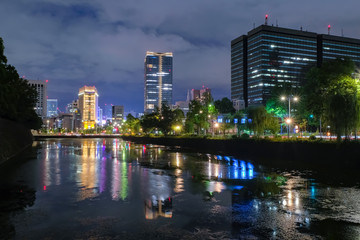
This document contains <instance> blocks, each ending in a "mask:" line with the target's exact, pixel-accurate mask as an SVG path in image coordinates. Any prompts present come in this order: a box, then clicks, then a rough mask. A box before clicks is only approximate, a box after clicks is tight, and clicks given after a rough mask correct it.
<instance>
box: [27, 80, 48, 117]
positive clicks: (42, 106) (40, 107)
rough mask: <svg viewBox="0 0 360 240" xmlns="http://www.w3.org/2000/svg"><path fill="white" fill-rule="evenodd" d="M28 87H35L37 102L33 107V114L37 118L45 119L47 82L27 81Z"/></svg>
mask: <svg viewBox="0 0 360 240" xmlns="http://www.w3.org/2000/svg"><path fill="white" fill-rule="evenodd" d="M28 81H29V85H30V86H33V87H35V89H36V92H37V94H38V96H37V102H36V105H35V112H36V113H37V114H38V115H39V117H42V118H46V115H47V101H46V100H47V82H48V80H28Z"/></svg>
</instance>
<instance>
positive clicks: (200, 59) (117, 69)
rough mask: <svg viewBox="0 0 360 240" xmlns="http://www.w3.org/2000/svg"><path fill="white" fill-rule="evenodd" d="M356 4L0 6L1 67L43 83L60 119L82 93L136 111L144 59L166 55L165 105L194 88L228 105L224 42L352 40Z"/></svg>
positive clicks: (242, 1) (51, 2)
mask: <svg viewBox="0 0 360 240" xmlns="http://www.w3.org/2000/svg"><path fill="white" fill-rule="evenodd" d="M359 8H360V2H359V1H355V0H354V1H337V0H328V1H310V0H305V1H283V0H274V1H264V0H260V1H253V0H196V1H189V0H186V1H168V0H167V1H165V0H154V1H148V0H137V1H133V0H122V1H118V0H107V1H103V0H93V1H87V0H72V1H70V0H68V1H58V0H32V1H27V0H16V1H14V0H3V1H2V2H1V5H0V36H1V37H3V39H4V41H5V47H6V55H7V56H8V59H9V62H10V63H11V64H13V65H15V66H16V67H17V69H18V71H19V73H20V74H21V75H25V76H26V77H27V78H29V79H49V88H48V89H49V91H48V95H49V97H50V98H58V99H59V102H60V104H61V107H62V109H63V108H64V106H65V104H66V103H67V102H70V101H71V100H73V99H75V98H76V96H77V92H78V89H79V88H80V87H82V86H83V85H85V84H87V85H95V86H96V87H97V88H98V90H99V93H100V103H105V102H106V103H110V102H111V103H114V104H124V105H125V107H126V110H131V109H134V110H136V111H142V109H143V61H144V56H145V52H146V51H147V50H152V51H172V52H173V53H174V100H182V99H185V98H186V91H187V89H191V88H200V87H201V86H202V85H205V86H207V87H210V88H212V89H213V94H214V96H215V98H221V97H224V96H228V97H229V96H230V41H231V39H233V38H235V37H237V36H239V35H241V34H245V33H247V32H248V31H249V30H251V29H252V28H253V24H254V23H255V25H256V26H258V25H260V24H262V23H263V21H264V14H265V13H268V14H270V19H269V22H270V24H276V21H277V22H278V24H279V26H282V27H289V28H295V29H299V28H300V27H301V26H302V27H303V29H306V30H308V31H314V32H320V33H326V32H327V25H328V24H331V25H332V26H333V29H332V33H333V34H335V35H340V34H341V29H343V32H344V34H345V36H349V37H355V38H360V28H359V27H358V23H359V22H360V21H359V20H360V17H359V14H358V12H357V9H359Z"/></svg>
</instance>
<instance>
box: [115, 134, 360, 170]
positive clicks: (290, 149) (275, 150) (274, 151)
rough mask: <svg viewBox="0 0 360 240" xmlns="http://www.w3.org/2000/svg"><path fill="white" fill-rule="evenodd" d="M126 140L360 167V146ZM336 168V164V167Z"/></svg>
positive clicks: (308, 142)
mask: <svg viewBox="0 0 360 240" xmlns="http://www.w3.org/2000/svg"><path fill="white" fill-rule="evenodd" d="M122 138H123V139H124V140H127V141H132V142H135V143H143V144H147V143H149V144H157V145H165V146H179V147H181V148H186V149H192V150H196V151H200V152H209V153H219V154H225V155H232V156H237V157H241V158H249V159H254V158H256V159H257V160H258V161H282V162H288V163H294V164H299V163H300V164H301V163H304V164H305V163H306V164H309V163H311V164H321V165H323V164H324V163H325V164H332V165H333V164H341V165H342V166H348V167H360V155H359V153H360V143H359V142H357V141H353V142H342V143H340V144H339V143H336V142H335V141H323V140H308V139H307V140H303V139H296V138H295V139H293V140H291V139H286V140H283V139H279V140H273V139H241V138H236V139H206V138H192V137H188V138H185V137H135V136H123V137H122ZM333 166H334V165H333Z"/></svg>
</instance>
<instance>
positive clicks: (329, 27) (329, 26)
mask: <svg viewBox="0 0 360 240" xmlns="http://www.w3.org/2000/svg"><path fill="white" fill-rule="evenodd" d="M330 30H331V25H330V24H329V25H328V34H329V35H330Z"/></svg>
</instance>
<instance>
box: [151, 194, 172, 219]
mask: <svg viewBox="0 0 360 240" xmlns="http://www.w3.org/2000/svg"><path fill="white" fill-rule="evenodd" d="M172 214H173V213H172V198H171V197H168V198H166V199H163V200H161V199H157V198H156V197H155V196H154V195H153V196H152V199H151V200H150V199H148V200H146V201H145V218H146V219H156V218H158V217H159V216H161V217H165V218H172Z"/></svg>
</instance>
